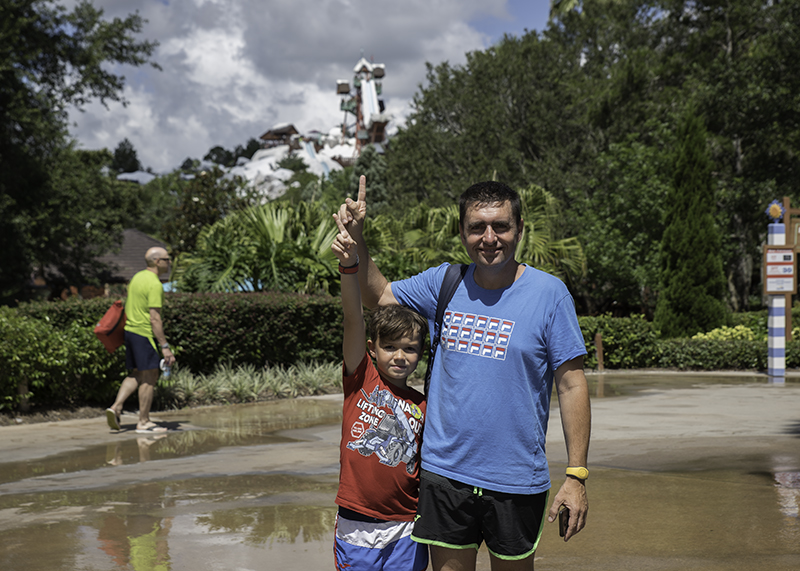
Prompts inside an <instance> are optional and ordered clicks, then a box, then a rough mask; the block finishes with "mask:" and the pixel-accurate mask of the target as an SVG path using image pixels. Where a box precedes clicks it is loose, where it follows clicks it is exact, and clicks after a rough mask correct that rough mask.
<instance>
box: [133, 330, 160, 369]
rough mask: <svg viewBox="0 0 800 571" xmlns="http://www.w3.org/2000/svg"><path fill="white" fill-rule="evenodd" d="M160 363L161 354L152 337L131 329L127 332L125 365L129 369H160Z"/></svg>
mask: <svg viewBox="0 0 800 571" xmlns="http://www.w3.org/2000/svg"><path fill="white" fill-rule="evenodd" d="M160 363H161V355H159V354H158V352H157V351H156V350H155V347H153V344H152V343H151V342H150V339H148V338H147V337H143V336H142V335H138V334H136V333H131V332H130V331H126V332H125V367H126V368H127V369H128V370H129V371H132V370H133V369H138V370H139V371H147V370H148V369H158V366H159V364H160Z"/></svg>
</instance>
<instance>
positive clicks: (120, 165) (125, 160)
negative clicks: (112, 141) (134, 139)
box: [111, 137, 142, 173]
mask: <svg viewBox="0 0 800 571" xmlns="http://www.w3.org/2000/svg"><path fill="white" fill-rule="evenodd" d="M111 168H112V169H114V170H115V171H117V172H120V173H121V172H136V171H140V170H142V163H140V162H139V158H138V157H137V156H136V149H135V148H134V147H133V143H131V142H130V141H129V140H128V139H127V137H126V138H125V139H122V141H120V143H119V145H117V148H116V149H114V160H113V162H112V163H111Z"/></svg>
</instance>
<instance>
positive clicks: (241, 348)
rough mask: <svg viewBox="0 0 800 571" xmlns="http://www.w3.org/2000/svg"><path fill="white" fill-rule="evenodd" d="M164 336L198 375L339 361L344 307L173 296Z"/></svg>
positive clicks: (274, 297) (335, 302) (253, 296)
mask: <svg viewBox="0 0 800 571" xmlns="http://www.w3.org/2000/svg"><path fill="white" fill-rule="evenodd" d="M166 297H167V301H166V307H165V308H164V327H165V334H166V335H167V339H168V340H169V341H170V343H173V344H176V345H178V359H179V361H180V363H181V365H182V366H188V367H189V369H190V370H192V371H193V372H195V373H208V372H211V371H212V370H213V369H214V367H215V366H216V365H217V363H221V362H226V361H228V362H231V363H232V364H234V365H245V364H247V365H253V366H256V367H263V366H265V365H270V366H274V365H284V366H288V365H294V364H296V363H299V362H304V361H338V360H341V358H342V357H341V353H342V306H341V303H340V301H339V299H338V298H332V297H328V296H308V295H297V294H268V293H246V294H172V295H168V296H166Z"/></svg>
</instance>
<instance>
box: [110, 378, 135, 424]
mask: <svg viewBox="0 0 800 571" xmlns="http://www.w3.org/2000/svg"><path fill="white" fill-rule="evenodd" d="M137 374H138V371H137V370H135V369H134V370H133V371H132V372H131V373H130V375H129V376H127V377H125V380H124V381H122V384H121V385H120V386H119V390H118V391H117V400H115V401H114V404H112V405H111V409H112V410H113V411H114V412H116V413H117V416H119V415H120V414H122V406H123V405H124V404H125V401H126V400H127V399H128V397H129V396H131V395H132V394H133V391H135V390H136V388H137V387H138V386H139V382H138V381H137V380H136V375H137Z"/></svg>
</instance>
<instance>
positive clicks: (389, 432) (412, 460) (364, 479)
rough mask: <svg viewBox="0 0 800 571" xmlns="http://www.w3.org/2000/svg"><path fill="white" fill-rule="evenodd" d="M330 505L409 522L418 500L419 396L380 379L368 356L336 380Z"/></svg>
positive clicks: (422, 404) (421, 415)
mask: <svg viewBox="0 0 800 571" xmlns="http://www.w3.org/2000/svg"><path fill="white" fill-rule="evenodd" d="M342 388H343V389H344V408H343V414H342V442H341V445H340V452H339V460H340V464H341V469H340V472H339V493H338V494H337V495H336V503H337V504H338V505H340V506H342V507H344V508H347V509H350V510H353V511H355V512H358V513H360V514H362V515H365V516H369V517H374V518H378V519H383V520H389V521H412V520H413V519H414V515H415V514H416V512H417V499H418V498H419V451H420V448H421V447H422V425H423V422H424V420H425V397H424V396H423V395H422V393H420V392H419V391H416V390H414V389H403V388H399V387H396V386H394V385H392V384H390V383H386V382H384V381H383V379H381V377H380V375H379V374H378V371H377V370H376V369H375V366H374V365H373V364H372V360H371V359H370V358H369V355H368V354H365V355H364V359H362V361H361V363H360V364H359V365H358V368H356V370H355V371H354V372H353V374H352V375H350V376H345V377H344V378H343V379H342Z"/></svg>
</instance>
